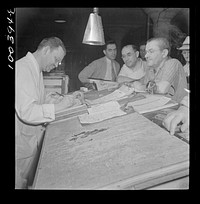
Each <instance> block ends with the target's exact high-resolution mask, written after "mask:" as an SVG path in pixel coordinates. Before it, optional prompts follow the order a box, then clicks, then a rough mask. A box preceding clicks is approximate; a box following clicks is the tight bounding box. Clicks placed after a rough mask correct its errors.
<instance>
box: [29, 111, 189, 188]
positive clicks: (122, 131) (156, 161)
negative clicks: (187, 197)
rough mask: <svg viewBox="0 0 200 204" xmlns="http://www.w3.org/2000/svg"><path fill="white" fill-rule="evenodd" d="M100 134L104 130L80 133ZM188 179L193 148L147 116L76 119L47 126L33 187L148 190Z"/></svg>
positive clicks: (133, 114) (131, 115)
mask: <svg viewBox="0 0 200 204" xmlns="http://www.w3.org/2000/svg"><path fill="white" fill-rule="evenodd" d="M95 129H97V130H102V129H104V131H101V132H97V133H96V134H89V135H87V134H86V135H84V134H80V133H82V132H84V131H85V132H87V131H89V132H90V131H93V130H95ZM74 136H77V139H76V140H73V138H74ZM187 175H189V145H188V144H187V143H185V142H183V141H181V140H179V139H178V138H176V137H174V136H171V135H169V133H168V132H167V131H165V130H163V129H162V128H161V127H159V126H157V125H156V124H154V123H153V122H151V121H150V120H148V119H147V118H145V117H144V116H142V115H140V114H138V113H136V112H135V113H132V114H128V115H124V116H121V117H116V118H112V119H109V120H105V121H103V122H100V123H96V124H91V125H85V126H82V125H81V124H80V123H79V120H78V118H77V117H75V118H72V119H70V120H66V121H60V122H58V123H55V124H50V125H49V126H48V127H47V130H46V134H45V138H44V143H43V147H42V152H41V156H40V160H39V164H38V168H37V172H36V176H35V180H34V185H33V188H34V189H145V188H148V187H151V186H154V185H157V184H160V183H163V182H167V181H170V180H173V179H176V178H181V177H184V176H187Z"/></svg>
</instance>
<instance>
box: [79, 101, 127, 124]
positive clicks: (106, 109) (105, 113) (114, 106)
mask: <svg viewBox="0 0 200 204" xmlns="http://www.w3.org/2000/svg"><path fill="white" fill-rule="evenodd" d="M88 113H89V114H83V115H80V116H79V120H80V122H81V123H96V122H100V121H103V120H106V119H109V118H113V117H116V116H121V115H125V114H126V113H125V112H124V111H122V110H121V109H120V105H119V103H118V102H117V101H110V102H108V103H104V104H100V105H95V106H93V107H92V108H88Z"/></svg>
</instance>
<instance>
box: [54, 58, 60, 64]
mask: <svg viewBox="0 0 200 204" xmlns="http://www.w3.org/2000/svg"><path fill="white" fill-rule="evenodd" d="M54 59H55V64H57V63H58V65H61V61H60V60H59V59H58V58H57V57H54Z"/></svg>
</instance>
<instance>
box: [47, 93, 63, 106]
mask: <svg viewBox="0 0 200 204" xmlns="http://www.w3.org/2000/svg"><path fill="white" fill-rule="evenodd" d="M62 99H63V96H62V94H59V93H56V92H50V93H49V94H48V95H47V96H46V100H45V102H46V103H50V104H51V103H54V104H56V103H59V102H60V101H61V100H62Z"/></svg>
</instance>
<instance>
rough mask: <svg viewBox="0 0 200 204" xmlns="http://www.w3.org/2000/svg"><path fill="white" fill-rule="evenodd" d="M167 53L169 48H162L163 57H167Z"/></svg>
mask: <svg viewBox="0 0 200 204" xmlns="http://www.w3.org/2000/svg"><path fill="white" fill-rule="evenodd" d="M168 53H169V50H168V49H164V50H163V51H162V54H163V58H165V57H167V55H168Z"/></svg>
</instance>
